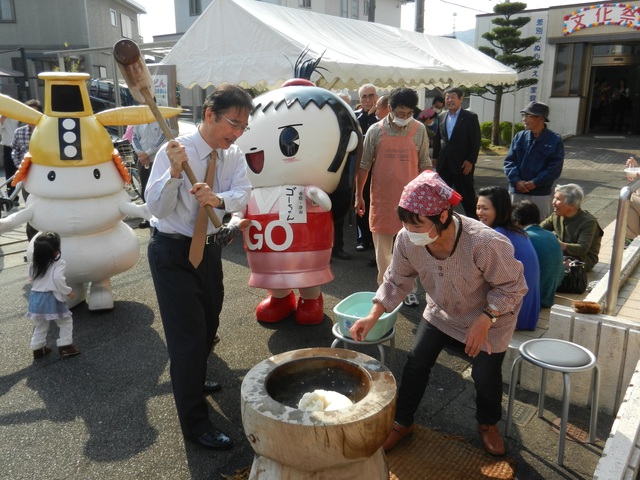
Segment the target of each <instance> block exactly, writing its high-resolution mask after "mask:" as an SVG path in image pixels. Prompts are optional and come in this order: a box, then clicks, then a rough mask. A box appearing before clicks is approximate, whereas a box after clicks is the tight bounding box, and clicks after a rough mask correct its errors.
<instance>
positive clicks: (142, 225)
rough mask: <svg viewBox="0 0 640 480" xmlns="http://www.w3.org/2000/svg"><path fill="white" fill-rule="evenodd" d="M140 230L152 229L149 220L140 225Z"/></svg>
mask: <svg viewBox="0 0 640 480" xmlns="http://www.w3.org/2000/svg"><path fill="white" fill-rule="evenodd" d="M138 228H151V224H150V223H149V220H143V221H141V222H140V223H139V224H138Z"/></svg>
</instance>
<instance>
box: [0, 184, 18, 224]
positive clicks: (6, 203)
mask: <svg viewBox="0 0 640 480" xmlns="http://www.w3.org/2000/svg"><path fill="white" fill-rule="evenodd" d="M12 181H13V176H11V177H9V178H7V179H6V180H5V181H4V183H2V184H1V185H0V218H4V217H6V216H7V215H9V213H10V212H11V210H12V209H13V207H15V206H16V205H17V204H18V202H17V200H18V195H19V194H20V191H21V190H22V182H19V183H18V185H16V187H15V189H14V190H13V192H12V193H11V195H9V186H10V184H11V182H12ZM3 192H4V194H3Z"/></svg>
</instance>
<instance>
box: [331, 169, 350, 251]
mask: <svg viewBox="0 0 640 480" xmlns="http://www.w3.org/2000/svg"><path fill="white" fill-rule="evenodd" d="M329 198H330V199H331V212H332V213H333V251H334V252H340V251H342V250H343V249H344V219H345V218H346V216H347V214H348V213H349V208H353V202H352V201H351V185H350V183H349V171H348V170H347V169H346V168H345V169H344V170H343V172H342V176H341V177H340V182H339V183H338V186H337V187H336V189H335V191H334V192H333V193H332V194H331V195H329Z"/></svg>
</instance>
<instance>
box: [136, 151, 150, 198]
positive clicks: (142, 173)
mask: <svg viewBox="0 0 640 480" xmlns="http://www.w3.org/2000/svg"><path fill="white" fill-rule="evenodd" d="M152 166H153V163H150V164H149V168H144V165H142V163H140V161H139V160H138V176H139V177H140V189H141V190H142V191H141V192H140V196H141V197H142V201H143V202H144V201H145V198H144V191H145V190H146V189H147V183H148V182H149V176H150V175H151V167H152Z"/></svg>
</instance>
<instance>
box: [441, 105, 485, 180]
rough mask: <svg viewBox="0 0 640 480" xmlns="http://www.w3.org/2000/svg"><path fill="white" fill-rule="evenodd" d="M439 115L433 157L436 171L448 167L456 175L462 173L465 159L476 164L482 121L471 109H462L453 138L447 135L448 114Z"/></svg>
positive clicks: (445, 112)
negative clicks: (479, 120)
mask: <svg viewBox="0 0 640 480" xmlns="http://www.w3.org/2000/svg"><path fill="white" fill-rule="evenodd" d="M448 113H449V112H448V111H444V112H442V113H440V115H438V130H437V132H436V136H435V138H434V139H433V158H434V159H436V160H437V163H436V171H437V172H442V171H443V170H444V169H448V170H449V171H450V172H451V173H453V174H454V175H459V174H461V173H462V163H463V162H464V161H465V160H468V161H469V162H471V163H473V164H475V163H476V161H477V160H478V152H479V151H480V123H479V122H478V116H477V115H476V114H475V113H473V112H471V111H469V110H463V109H461V110H460V113H459V114H458V120H457V121H456V126H455V127H454V128H453V133H452V134H451V138H449V136H448V135H447V125H446V123H447V114H448Z"/></svg>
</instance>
